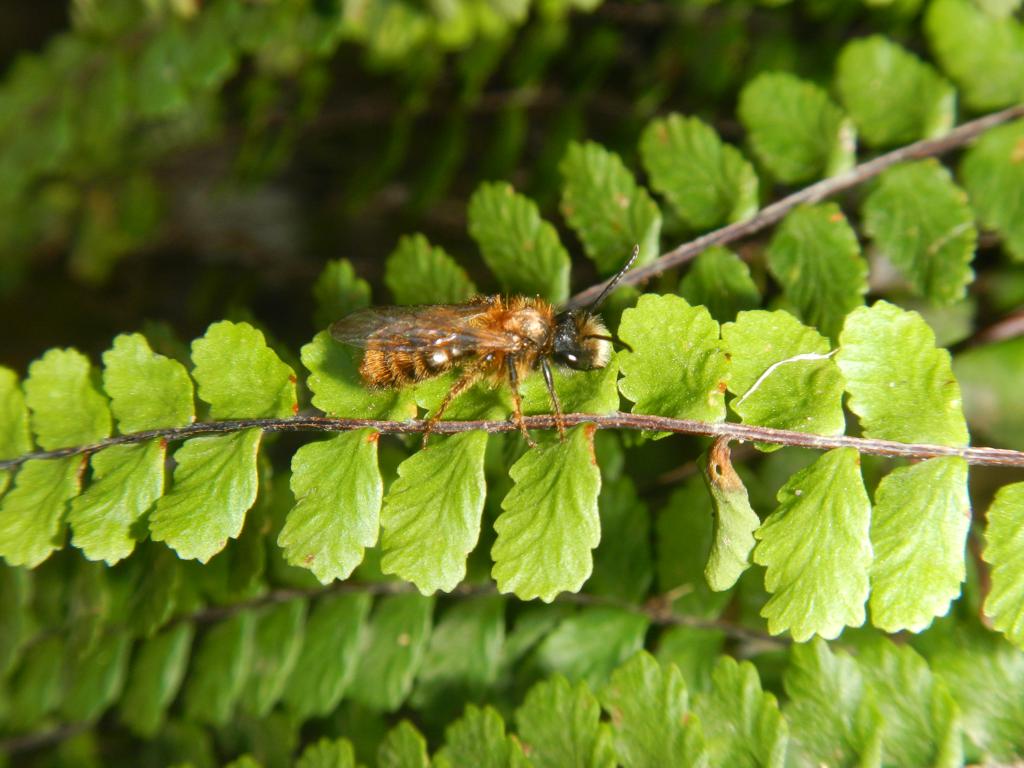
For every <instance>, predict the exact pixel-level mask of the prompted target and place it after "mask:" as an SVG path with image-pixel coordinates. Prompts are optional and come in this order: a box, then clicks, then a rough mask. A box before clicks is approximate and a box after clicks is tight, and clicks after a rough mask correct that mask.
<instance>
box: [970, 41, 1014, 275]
mask: <svg viewBox="0 0 1024 768" xmlns="http://www.w3.org/2000/svg"><path fill="white" fill-rule="evenodd" d="M1021 38H1022V41H1021V48H1022V49H1024V32H1022V33H1021ZM1022 57H1024V52H1022ZM1022 98H1024V97H1022ZM960 176H961V177H962V178H963V181H964V186H965V187H966V188H967V194H968V195H969V196H970V199H971V207H972V208H973V209H974V210H975V212H976V213H977V215H978V220H979V221H980V222H981V224H982V226H985V227H987V228H989V229H993V230H995V231H996V232H998V233H999V236H1000V237H1002V239H1003V244H1004V246H1005V248H1006V251H1007V252H1008V253H1009V254H1010V256H1011V257H1012V258H1013V259H1014V260H1015V261H1018V262H1024V195H1022V194H1021V193H1020V190H1021V189H1024V120H1018V121H1016V122H1014V123H1010V124H1009V125H1001V126H999V127H998V128H993V129H992V130H990V131H987V132H986V133H985V134H983V135H982V136H981V138H979V139H978V141H977V142H976V143H975V144H974V146H972V147H971V148H970V149H968V150H967V154H966V155H964V159H963V162H962V163H961V164H960Z"/></svg>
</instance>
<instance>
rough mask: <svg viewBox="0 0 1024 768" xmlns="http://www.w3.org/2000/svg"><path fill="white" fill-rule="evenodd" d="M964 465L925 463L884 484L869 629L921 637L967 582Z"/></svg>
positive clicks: (875, 523) (878, 496)
mask: <svg viewBox="0 0 1024 768" xmlns="http://www.w3.org/2000/svg"><path fill="white" fill-rule="evenodd" d="M970 520H971V500H970V498H968V496H967V462H965V461H964V460H963V459H960V458H957V457H953V456H950V457H945V458H937V459H929V460H928V461H925V462H922V463H920V464H914V465H912V466H908V467H900V468H898V469H895V470H893V471H892V472H891V473H889V475H887V476H886V477H884V478H883V479H882V482H881V483H880V484H879V486H878V490H877V491H876V492H875V510H874V513H873V515H872V518H871V544H872V546H873V547H874V550H875V560H874V562H873V563H872V565H871V603H870V607H871V623H872V624H874V625H875V626H876V627H879V628H880V629H883V630H885V631H886V632H898V631H900V630H903V629H906V630H909V631H911V632H920V631H921V630H922V629H924V628H925V627H927V626H928V625H929V624H931V621H932V619H933V618H934V617H935V616H944V615H945V614H946V613H947V612H948V611H949V606H950V601H951V600H953V599H955V598H956V597H957V596H959V594H960V584H961V583H962V582H963V580H964V579H965V578H966V572H965V568H964V543H965V540H966V538H967V528H968V526H969V524H970Z"/></svg>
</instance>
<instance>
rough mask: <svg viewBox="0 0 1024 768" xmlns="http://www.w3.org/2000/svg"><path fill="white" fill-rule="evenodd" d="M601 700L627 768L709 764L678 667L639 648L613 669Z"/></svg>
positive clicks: (620, 755)
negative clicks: (665, 664) (634, 654)
mask: <svg viewBox="0 0 1024 768" xmlns="http://www.w3.org/2000/svg"><path fill="white" fill-rule="evenodd" d="M601 702H602V704H603V705H604V708H605V709H606V710H607V711H608V714H609V715H610V716H611V722H612V733H613V739H614V743H615V753H616V754H617V755H618V758H619V762H620V763H621V764H622V765H623V766H625V767H626V768H643V767H645V766H656V765H686V766H704V765H707V764H708V759H707V754H706V753H705V752H704V736H703V733H702V731H701V723H700V720H698V719H697V717H696V716H695V715H694V714H693V713H692V712H690V707H689V697H688V696H687V692H686V684H685V683H684V682H683V678H682V676H681V675H680V674H679V670H678V669H677V668H676V667H675V665H669V666H668V667H665V668H662V667H661V666H660V665H659V664H658V662H657V661H655V660H654V657H652V656H651V655H650V654H649V653H647V652H646V651H641V652H640V653H638V654H637V655H636V656H634V657H633V658H632V659H631V660H630V661H629V662H628V663H627V664H625V665H624V666H623V667H620V668H619V669H618V670H616V671H615V673H614V674H613V675H612V679H611V681H610V682H609V683H608V687H607V688H605V689H604V692H603V693H602V694H601Z"/></svg>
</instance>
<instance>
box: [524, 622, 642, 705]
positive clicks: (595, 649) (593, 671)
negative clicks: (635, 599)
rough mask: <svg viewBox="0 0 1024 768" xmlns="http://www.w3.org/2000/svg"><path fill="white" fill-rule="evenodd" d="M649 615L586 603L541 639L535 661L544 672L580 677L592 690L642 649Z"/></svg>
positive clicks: (596, 688) (577, 678) (603, 682)
mask: <svg viewBox="0 0 1024 768" xmlns="http://www.w3.org/2000/svg"><path fill="white" fill-rule="evenodd" d="M650 623H651V622H650V619H649V618H648V617H647V616H644V615H643V614H639V613H635V612H634V611H629V610H625V609H623V608H610V607H603V606H585V607H584V608H581V609H580V610H579V611H578V612H577V613H575V614H573V615H572V616H569V617H568V618H566V619H565V620H564V621H562V622H561V623H560V624H559V625H558V627H557V628H556V629H555V630H554V631H552V632H551V633H550V634H549V635H548V636H547V637H545V638H544V640H543V641H541V643H540V645H539V646H538V647H537V650H536V651H535V661H536V663H537V665H538V667H540V668H541V669H542V670H544V671H545V672H546V673H549V674H550V673H552V672H555V673H558V674H561V675H565V676H566V677H567V678H569V680H570V681H571V682H576V681H577V680H583V681H584V682H586V683H587V684H588V685H590V687H591V688H593V689H594V690H598V689H600V688H601V686H603V685H604V684H605V682H607V680H608V676H609V675H610V674H611V673H612V670H614V669H615V668H616V667H618V666H620V665H621V664H622V663H623V662H624V661H625V660H626V659H628V658H630V657H631V656H632V655H633V654H634V653H636V652H637V651H639V650H641V649H642V648H643V646H644V636H645V635H646V634H647V628H648V627H649V626H650Z"/></svg>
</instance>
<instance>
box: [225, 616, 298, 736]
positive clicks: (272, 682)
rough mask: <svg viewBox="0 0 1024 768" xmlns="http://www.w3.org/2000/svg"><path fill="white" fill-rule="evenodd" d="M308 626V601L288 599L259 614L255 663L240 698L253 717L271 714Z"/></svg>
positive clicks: (242, 704)
mask: <svg viewBox="0 0 1024 768" xmlns="http://www.w3.org/2000/svg"><path fill="white" fill-rule="evenodd" d="M305 626H306V601H305V600H301V599H295V600H288V601H287V602H283V603H280V604H279V605H272V606H268V607H266V608H263V609H261V610H259V611H257V613H256V617H255V629H254V630H253V644H252V657H251V658H252V663H251V666H250V668H249V669H248V670H247V672H248V679H247V680H246V682H245V689H244V690H243V692H242V695H241V697H240V699H239V701H240V704H241V707H242V710H243V711H244V712H246V713H247V714H250V715H252V716H253V717H257V718H263V717H266V716H267V715H269V714H270V711H271V710H272V709H273V707H274V705H275V704H276V703H277V702H278V700H279V699H280V698H281V696H282V694H283V693H284V688H285V685H286V684H287V682H288V678H289V676H290V675H291V673H292V670H293V669H294V668H295V664H296V662H298V660H299V653H300V652H301V650H302V645H303V637H304V635H305Z"/></svg>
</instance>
